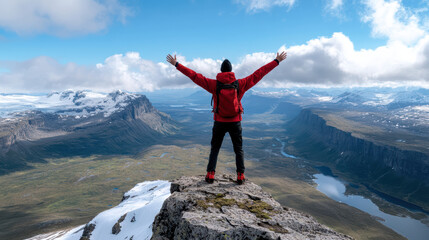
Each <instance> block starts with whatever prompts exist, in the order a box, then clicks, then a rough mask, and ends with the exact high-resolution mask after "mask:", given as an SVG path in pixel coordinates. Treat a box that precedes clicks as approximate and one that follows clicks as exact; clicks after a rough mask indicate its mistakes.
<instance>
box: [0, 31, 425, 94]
mask: <svg viewBox="0 0 429 240" xmlns="http://www.w3.org/2000/svg"><path fill="white" fill-rule="evenodd" d="M282 49H286V48H285V47H282ZM282 49H280V50H279V51H281V50H282ZM286 50H287V52H288V58H287V59H286V60H285V61H284V62H282V63H281V64H280V66H278V67H277V68H276V69H274V70H273V71H272V72H271V73H269V74H268V75H267V76H266V77H265V78H264V80H263V81H261V82H260V83H259V84H258V86H259V87H293V86H318V87H340V86H397V85H406V86H410V85H417V86H421V87H427V88H429V69H428V68H427V66H429V36H427V37H425V38H422V39H420V40H419V41H418V43H417V44H416V45H415V46H412V47H410V46H407V45H405V44H402V43H400V42H395V43H392V44H388V45H386V46H382V47H379V48H376V49H374V50H366V49H362V50H356V49H354V46H353V43H352V41H351V40H350V39H349V38H348V37H347V36H345V35H344V34H342V33H334V34H333V35H332V36H331V37H329V38H327V37H321V38H317V39H313V40H310V41H308V42H307V43H306V44H303V45H298V46H291V47H289V48H287V49H286ZM274 57H275V53H263V52H261V53H253V54H249V55H246V56H244V57H243V58H242V59H241V60H240V61H239V62H238V63H236V64H233V70H234V72H235V73H236V76H237V78H243V77H246V76H247V75H249V74H251V73H252V72H254V71H255V70H256V69H258V68H259V67H261V66H262V65H264V64H266V63H268V62H270V61H272V60H273V59H274ZM178 60H179V62H181V63H182V64H184V65H185V66H187V67H189V68H191V69H194V70H195V71H197V72H199V73H202V74H204V75H205V76H206V77H209V78H215V77H216V74H217V73H218V72H219V69H220V65H221V63H222V60H215V59H193V60H192V61H187V60H186V59H185V58H184V57H183V56H178ZM2 67H3V68H6V69H8V71H6V72H3V73H1V72H0V86H2V90H1V91H2V92H50V91H61V90H65V89H69V88H71V89H91V90H95V91H104V92H108V91H112V90H115V89H122V90H126V91H133V92H138V91H152V90H155V89H160V88H185V87H193V86H196V85H195V84H194V83H193V82H192V81H191V80H189V79H188V78H187V77H185V76H184V75H183V74H181V73H180V72H179V71H177V70H176V69H175V68H174V67H173V66H171V65H169V64H168V63H167V62H160V63H156V62H152V61H150V60H146V59H144V58H142V57H141V56H140V55H139V53H135V52H130V53H127V54H125V55H122V54H117V55H113V56H111V57H108V58H107V59H106V60H105V61H104V62H103V63H100V64H97V65H96V66H93V67H88V66H81V65H77V64H74V63H67V64H60V63H58V62H57V61H56V60H54V59H52V58H49V57H38V58H34V59H31V60H29V61H25V62H0V68H2Z"/></svg>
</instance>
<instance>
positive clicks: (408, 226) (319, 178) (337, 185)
mask: <svg viewBox="0 0 429 240" xmlns="http://www.w3.org/2000/svg"><path fill="white" fill-rule="evenodd" d="M313 176H314V178H315V179H313V181H314V182H315V183H317V190H319V191H320V192H322V193H324V194H325V195H326V196H328V197H329V198H331V199H333V200H335V201H337V202H341V203H345V204H347V205H350V206H353V207H355V208H358V209H360V210H362V211H364V212H367V213H369V214H370V215H372V216H375V217H377V219H380V220H378V221H379V222H381V223H382V224H384V225H385V226H387V227H389V228H391V229H392V230H394V231H395V232H397V233H399V234H401V235H402V236H404V237H406V238H408V239H410V240H427V239H429V238H428V236H429V227H428V226H426V225H425V224H423V223H422V222H420V221H419V220H416V219H413V218H410V217H408V216H407V217H402V216H394V215H390V214H387V213H384V212H382V211H381V210H380V209H379V208H378V207H377V205H375V204H374V203H373V202H372V201H371V200H370V199H368V198H364V197H362V196H359V195H345V194H344V193H345V191H346V186H345V185H344V183H343V182H342V181H341V180H339V179H338V178H336V177H332V176H327V175H324V174H315V175H313ZM381 219H382V220H381Z"/></svg>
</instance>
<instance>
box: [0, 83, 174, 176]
mask: <svg viewBox="0 0 429 240" xmlns="http://www.w3.org/2000/svg"><path fill="white" fill-rule="evenodd" d="M0 99H1V103H2V104H1V105H0V106H1V108H0V116H1V118H0V174H4V173H7V172H10V171H14V170H18V169H25V168H27V167H28V165H27V162H41V161H42V162H43V161H44V160H43V159H44V158H51V157H65V156H76V155H78V156H81V155H92V154H100V155H103V154H119V153H136V152H138V151H141V150H142V148H143V147H144V146H147V145H150V144H152V143H153V142H154V141H155V140H156V139H158V138H159V137H160V136H163V135H169V134H172V133H174V131H175V130H176V129H177V127H176V124H175V122H174V121H173V120H172V119H171V118H170V117H169V116H168V115H167V114H165V113H162V112H160V111H158V110H157V109H155V108H154V107H153V106H152V104H151V103H150V101H149V100H148V99H147V98H146V97H145V96H144V95H140V94H130V93H125V92H121V91H115V92H112V93H109V94H102V93H95V92H91V91H65V92H55V93H51V94H48V95H42V96H31V95H1V96H0Z"/></svg>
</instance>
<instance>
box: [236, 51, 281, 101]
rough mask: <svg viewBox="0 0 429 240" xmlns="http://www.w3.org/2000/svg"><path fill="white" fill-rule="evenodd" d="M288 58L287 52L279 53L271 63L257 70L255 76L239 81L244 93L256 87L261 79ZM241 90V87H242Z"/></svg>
mask: <svg viewBox="0 0 429 240" xmlns="http://www.w3.org/2000/svg"><path fill="white" fill-rule="evenodd" d="M286 57H287V53H286V52H284V51H283V52H281V53H280V54H279V53H277V57H276V58H275V59H274V60H273V61H272V62H270V63H268V64H265V65H264V66H262V67H261V68H259V69H258V70H256V71H255V72H254V73H253V74H251V75H249V76H248V77H245V78H243V79H240V80H239V85H240V86H242V89H243V90H244V91H243V93H244V92H246V91H247V90H249V89H250V88H251V87H253V86H255V85H256V84H257V83H258V82H259V81H261V79H262V78H263V77H264V76H265V75H267V74H268V73H269V72H270V71H271V70H273V69H274V68H275V67H277V66H278V65H279V64H280V62H281V61H283V60H285V59H286ZM240 88H241V87H240Z"/></svg>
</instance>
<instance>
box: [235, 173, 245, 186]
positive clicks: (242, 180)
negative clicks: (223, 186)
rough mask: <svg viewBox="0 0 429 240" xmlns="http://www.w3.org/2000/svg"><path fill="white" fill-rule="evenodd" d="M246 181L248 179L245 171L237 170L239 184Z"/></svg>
mask: <svg viewBox="0 0 429 240" xmlns="http://www.w3.org/2000/svg"><path fill="white" fill-rule="evenodd" d="M244 181H246V178H245V177H244V173H242V172H237V183H238V184H239V185H241V184H243V183H244Z"/></svg>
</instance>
